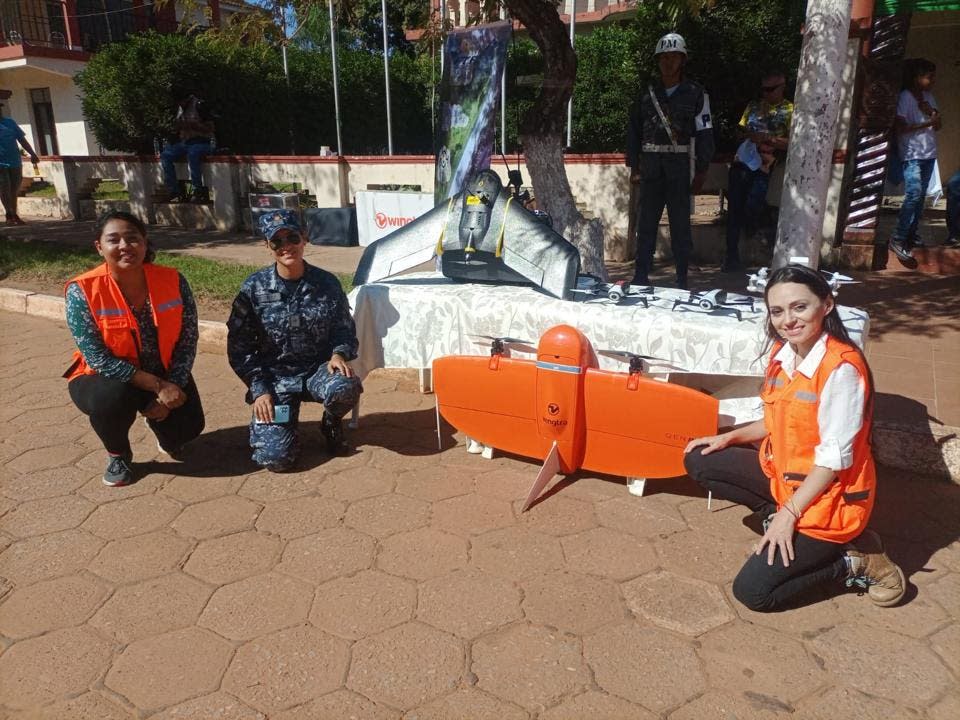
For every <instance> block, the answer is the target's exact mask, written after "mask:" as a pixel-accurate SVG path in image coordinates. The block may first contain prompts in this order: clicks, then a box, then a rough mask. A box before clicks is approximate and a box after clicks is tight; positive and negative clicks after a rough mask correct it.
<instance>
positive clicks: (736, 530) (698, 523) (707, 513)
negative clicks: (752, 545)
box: [677, 498, 757, 542]
mask: <svg viewBox="0 0 960 720" xmlns="http://www.w3.org/2000/svg"><path fill="white" fill-rule="evenodd" d="M677 509H678V510H679V511H680V515H682V516H683V519H684V520H686V521H687V525H689V526H690V529H691V530H695V531H697V532H700V533H706V534H707V535H714V536H716V537H720V538H726V539H728V540H742V541H744V542H747V541H749V540H751V539H753V538H756V537H757V536H756V534H755V533H754V532H753V530H751V529H750V528H748V527H747V526H746V525H744V524H743V519H744V518H745V517H747V516H748V515H749V514H750V511H749V510H748V509H747V508H745V507H743V506H742V505H736V504H734V503H731V502H727V501H726V500H718V499H716V498H714V499H713V501H712V502H711V503H710V508H709V509H708V508H707V503H706V501H705V500H704V499H702V498H697V499H696V500H690V501H688V502H685V503H683V504H681V505H679V506H678V507H677Z"/></svg>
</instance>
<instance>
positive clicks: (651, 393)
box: [583, 368, 719, 478]
mask: <svg viewBox="0 0 960 720" xmlns="http://www.w3.org/2000/svg"><path fill="white" fill-rule="evenodd" d="M586 373H587V375H586V378H585V382H584V407H585V410H586V421H587V441H586V454H585V455H584V458H583V467H584V468H585V469H588V470H593V471H595V472H602V473H610V474H611V475H622V476H624V477H640V478H661V477H674V476H677V475H683V474H684V473H685V472H686V471H685V470H684V468H683V449H684V447H685V446H686V444H687V442H689V441H690V440H691V439H693V438H695V437H703V436H704V435H713V434H715V433H716V432H717V418H718V408H719V402H718V401H717V400H716V399H715V398H713V397H710V396H709V395H706V394H705V393H702V392H699V391H697V390H693V389H691V388H687V387H681V386H680V385H671V384H670V383H665V382H659V381H657V380H651V379H649V378H645V377H643V376H640V375H630V376H628V375H626V374H624V373H618V372H610V371H607V370H598V369H594V368H589V369H587V371H586Z"/></svg>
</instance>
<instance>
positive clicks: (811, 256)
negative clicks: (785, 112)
mask: <svg viewBox="0 0 960 720" xmlns="http://www.w3.org/2000/svg"><path fill="white" fill-rule="evenodd" d="M849 27H850V2H849V0H809V2H808V4H807V20H806V29H805V31H804V37H803V50H802V51H801V57H800V69H799V71H798V73H797V97H796V106H795V108H794V112H793V126H792V129H791V132H790V147H789V149H788V151H787V168H786V174H785V177H784V181H783V194H782V195H781V199H780V220H779V222H778V224H777V244H776V247H775V248H774V252H773V266H774V267H781V266H782V265H786V264H787V263H788V262H790V259H791V258H795V257H796V258H806V261H805V262H804V264H805V265H809V266H810V267H813V268H816V267H818V266H819V265H820V246H821V244H822V232H823V216H824V209H825V205H826V200H827V188H828V186H829V184H830V172H831V169H832V166H833V144H834V138H835V137H836V134H837V132H836V131H837V118H838V117H839V114H840V95H841V90H842V84H843V68H844V65H845V63H846V51H847V33H848V31H849Z"/></svg>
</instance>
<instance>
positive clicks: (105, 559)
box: [87, 530, 192, 583]
mask: <svg viewBox="0 0 960 720" xmlns="http://www.w3.org/2000/svg"><path fill="white" fill-rule="evenodd" d="M191 546H192V543H191V542H190V541H189V540H185V539H183V538H181V537H177V536H176V535H174V534H173V533H172V532H169V531H168V530H161V531H160V532H155V533H149V534H147V535H138V536H136V537H132V538H124V539H123V540H114V541H113V542H111V543H108V544H107V546H106V547H105V548H104V549H103V550H101V551H100V554H99V555H97V557H96V558H95V559H94V560H93V561H92V562H91V563H90V564H89V565H88V566H87V567H88V569H89V570H90V572H93V573H96V574H97V575H99V576H100V577H104V578H106V579H107V580H112V581H113V582H118V583H120V582H136V581H137V580H146V579H147V578H150V577H156V576H157V575H165V574H166V573H168V572H170V571H171V570H173V569H175V568H176V567H177V566H178V565H179V564H180V562H181V561H182V560H183V558H184V557H185V556H186V554H187V553H188V552H189V551H190V548H191Z"/></svg>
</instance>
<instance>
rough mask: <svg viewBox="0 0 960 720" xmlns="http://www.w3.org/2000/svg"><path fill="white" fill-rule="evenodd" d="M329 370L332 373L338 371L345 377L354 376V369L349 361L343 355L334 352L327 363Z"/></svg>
mask: <svg viewBox="0 0 960 720" xmlns="http://www.w3.org/2000/svg"><path fill="white" fill-rule="evenodd" d="M327 370H329V371H330V372H332V373H335V372H338V373H340V374H341V375H343V376H344V377H353V369H352V368H351V367H350V366H349V365H348V364H347V361H346V360H344V359H343V356H342V355H338V354H337V353H334V354H333V356H332V357H331V358H330V362H328V363H327Z"/></svg>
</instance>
